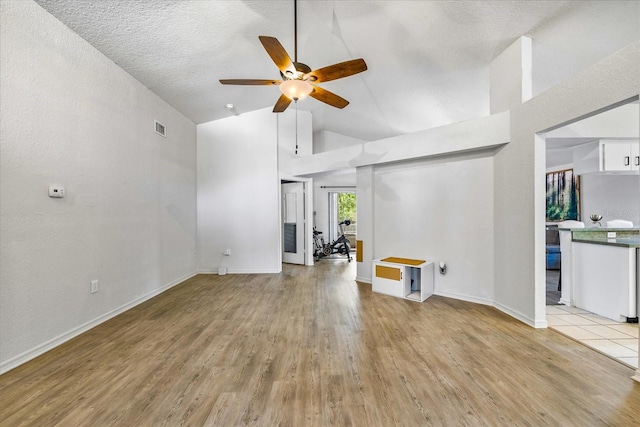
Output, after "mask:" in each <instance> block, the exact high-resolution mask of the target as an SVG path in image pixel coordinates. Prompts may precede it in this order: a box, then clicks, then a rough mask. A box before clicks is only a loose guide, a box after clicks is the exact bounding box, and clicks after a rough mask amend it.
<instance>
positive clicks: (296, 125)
mask: <svg viewBox="0 0 640 427" xmlns="http://www.w3.org/2000/svg"><path fill="white" fill-rule="evenodd" d="M295 102H296V156H297V155H298V100H296V101H295Z"/></svg>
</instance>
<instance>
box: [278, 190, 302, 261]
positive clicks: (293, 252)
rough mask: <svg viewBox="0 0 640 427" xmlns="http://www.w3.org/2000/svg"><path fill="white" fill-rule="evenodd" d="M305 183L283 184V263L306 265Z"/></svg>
mask: <svg viewBox="0 0 640 427" xmlns="http://www.w3.org/2000/svg"><path fill="white" fill-rule="evenodd" d="M304 212H305V209H304V183H303V182H290V183H287V184H282V223H283V224H282V248H283V253H282V262H286V263H289V264H304V253H305V247H304V242H305V238H304V236H305V235H306V221H305V217H304Z"/></svg>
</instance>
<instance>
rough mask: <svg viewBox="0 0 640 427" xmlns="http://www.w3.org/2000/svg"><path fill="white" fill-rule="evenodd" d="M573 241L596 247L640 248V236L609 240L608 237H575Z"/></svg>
mask: <svg viewBox="0 0 640 427" xmlns="http://www.w3.org/2000/svg"><path fill="white" fill-rule="evenodd" d="M573 241H574V242H578V243H594V244H596V245H610V246H622V247H626V248H640V236H639V235H637V234H636V235H635V236H621V237H616V238H607V236H602V237H598V236H584V237H576V236H573Z"/></svg>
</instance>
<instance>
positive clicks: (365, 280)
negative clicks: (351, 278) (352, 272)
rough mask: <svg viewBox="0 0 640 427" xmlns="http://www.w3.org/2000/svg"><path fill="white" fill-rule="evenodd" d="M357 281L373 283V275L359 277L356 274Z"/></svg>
mask: <svg viewBox="0 0 640 427" xmlns="http://www.w3.org/2000/svg"><path fill="white" fill-rule="evenodd" d="M356 282H362V283H368V284H371V277H359V276H356Z"/></svg>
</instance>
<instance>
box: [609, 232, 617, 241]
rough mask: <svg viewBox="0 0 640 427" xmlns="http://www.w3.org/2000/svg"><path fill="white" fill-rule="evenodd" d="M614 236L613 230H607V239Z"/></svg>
mask: <svg viewBox="0 0 640 427" xmlns="http://www.w3.org/2000/svg"><path fill="white" fill-rule="evenodd" d="M615 237H616V232H615V231H607V239H614V238H615Z"/></svg>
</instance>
